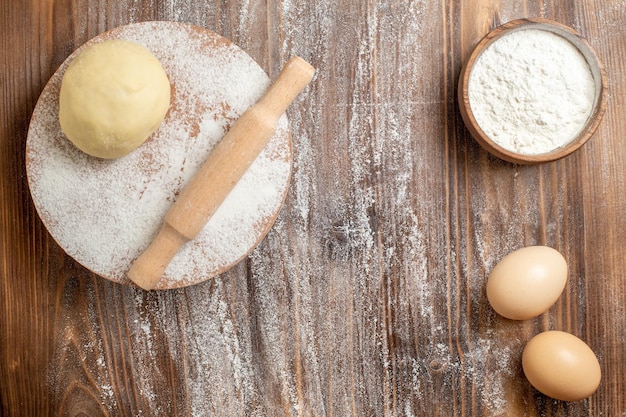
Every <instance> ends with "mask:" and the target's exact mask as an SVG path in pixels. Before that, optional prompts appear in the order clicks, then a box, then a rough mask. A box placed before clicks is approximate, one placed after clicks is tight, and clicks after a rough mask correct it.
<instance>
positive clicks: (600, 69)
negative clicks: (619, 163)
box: [458, 18, 608, 164]
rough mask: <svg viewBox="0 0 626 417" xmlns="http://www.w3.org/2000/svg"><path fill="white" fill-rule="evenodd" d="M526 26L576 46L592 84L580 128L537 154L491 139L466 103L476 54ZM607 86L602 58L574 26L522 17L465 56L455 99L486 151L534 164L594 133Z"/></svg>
mask: <svg viewBox="0 0 626 417" xmlns="http://www.w3.org/2000/svg"><path fill="white" fill-rule="evenodd" d="M528 29H541V30H545V31H549V32H552V33H555V34H557V35H559V36H561V37H563V38H565V39H566V40H567V41H569V42H570V43H571V44H572V45H573V46H574V47H575V48H576V49H578V50H579V51H580V53H581V54H582V55H583V57H584V58H585V60H586V61H587V63H588V65H589V67H590V70H591V73H592V76H593V79H594V82H595V87H596V94H595V100H594V104H593V110H592V111H591V114H590V115H589V117H588V119H587V122H586V123H585V125H584V126H583V128H582V129H581V130H580V132H579V133H578V135H577V136H576V137H574V138H573V139H572V140H571V141H569V142H568V143H567V144H565V145H563V146H561V147H558V148H556V149H554V150H552V151H549V152H546V153H541V154H522V153H518V152H514V151H511V150H509V149H506V148H504V147H502V146H500V145H499V144H497V143H495V142H494V141H493V140H492V139H491V138H489V137H488V136H487V134H486V133H485V132H484V131H483V130H482V129H481V128H480V126H479V125H478V122H477V121H476V118H475V117H474V114H473V113H472V110H471V106H470V104H469V77H470V74H471V71H472V68H473V66H474V64H475V63H476V61H477V59H478V58H479V57H480V55H481V54H482V53H483V52H484V51H485V50H486V49H487V48H488V47H489V46H490V45H491V44H492V43H493V42H495V41H497V40H498V39H500V38H502V37H503V36H505V35H507V34H509V33H512V32H515V31H519V30H528ZM607 90H608V83H607V76H606V72H605V69H604V65H603V64H602V61H600V59H599V58H598V55H597V53H596V52H595V50H594V49H593V48H592V47H591V45H590V44H589V42H587V40H586V39H585V38H583V37H582V35H581V34H580V33H579V32H577V31H576V30H575V29H573V28H571V27H569V26H567V25H564V24H562V23H559V22H555V21H553V20H549V19H543V18H524V19H517V20H512V21H510V22H507V23H504V24H502V25H500V26H498V27H496V28H495V29H493V30H491V31H490V32H489V33H487V35H485V36H484V37H483V38H482V39H481V40H480V41H479V42H478V44H477V45H476V47H474V49H473V51H472V53H471V54H470V56H469V58H468V59H467V61H466V63H465V65H464V66H463V68H462V69H461V73H460V76H459V86H458V101H459V109H460V113H461V117H462V118H463V121H464V123H465V125H466V127H467V129H468V130H469V131H470V133H471V135H472V136H473V137H474V139H475V140H476V141H477V142H478V143H479V144H480V145H481V146H482V147H483V148H484V149H486V150H487V151H488V152H490V153H491V154H493V155H495V156H497V157H498V158H500V159H503V160H505V161H508V162H512V163H516V164H538V163H545V162H552V161H556V160H558V159H561V158H564V157H566V156H567V155H570V154H571V153H573V152H574V151H576V150H578V149H579V148H580V147H581V146H583V145H584V144H585V143H586V142H587V141H588V140H589V139H590V138H591V136H593V134H594V133H595V131H596V129H597V128H598V126H599V125H600V122H601V120H602V117H603V116H604V113H605V111H606V96H607Z"/></svg>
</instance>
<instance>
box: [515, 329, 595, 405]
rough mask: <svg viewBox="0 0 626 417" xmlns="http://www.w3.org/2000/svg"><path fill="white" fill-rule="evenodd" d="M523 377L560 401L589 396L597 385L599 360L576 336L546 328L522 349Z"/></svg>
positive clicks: (575, 399)
mask: <svg viewBox="0 0 626 417" xmlns="http://www.w3.org/2000/svg"><path fill="white" fill-rule="evenodd" d="M522 367H523V369H524V374H525V375H526V378H527V379H528V381H529V382H530V383H531V385H532V386H534V387H535V388H536V389H537V390H539V391H540V392H542V393H543V394H545V395H547V396H549V397H552V398H555V399H557V400H563V401H578V400H582V399H583V398H587V397H589V396H590V395H591V394H593V393H594V392H595V391H596V389H597V388H598V386H599V385H600V379H601V376H602V373H601V370H600V364H599V363H598V359H597V358H596V355H595V354H594V353H593V351H592V350H591V348H590V347H589V346H588V345H587V344H586V343H585V342H583V341H582V340H580V339H579V338H577V337H576V336H574V335H572V334H569V333H565V332H561V331H547V332H543V333H540V334H538V335H537V336H535V337H533V338H532V339H531V340H530V341H529V342H528V344H527V345H526V347H525V348H524V352H523V353H522Z"/></svg>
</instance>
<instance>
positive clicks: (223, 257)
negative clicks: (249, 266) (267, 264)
mask: <svg viewBox="0 0 626 417" xmlns="http://www.w3.org/2000/svg"><path fill="white" fill-rule="evenodd" d="M114 36H116V37H122V38H125V39H127V40H131V41H135V42H138V43H140V44H143V45H144V46H146V47H148V49H150V50H151V51H152V52H153V53H154V54H155V55H156V56H157V58H159V60H160V61H161V63H162V64H163V66H164V68H165V70H166V72H167V73H168V76H169V77H170V82H171V83H172V85H173V91H174V93H173V98H172V104H171V107H170V111H169V113H168V115H167V117H166V120H165V121H164V123H163V124H162V125H161V127H160V128H159V129H158V130H157V132H156V133H155V134H154V135H153V137H152V138H151V139H149V140H148V142H146V143H145V144H144V145H143V146H142V147H140V148H139V149H138V150H136V151H135V152H133V153H131V154H130V155H128V156H126V157H124V158H120V159H116V160H112V161H106V160H98V159H95V158H91V157H89V156H87V155H84V154H82V153H81V152H80V151H78V150H77V149H75V148H74V147H73V146H72V145H71V144H69V143H68V141H67V140H66V139H65V137H64V136H63V134H62V132H61V131H60V128H59V126H58V117H57V112H58V104H57V94H58V87H59V84H60V77H61V76H62V71H63V69H64V67H62V68H61V70H60V71H58V72H57V74H55V76H54V77H53V79H52V81H51V83H50V84H49V85H48V87H47V91H45V92H44V94H42V98H41V100H40V102H39V104H38V105H37V108H36V110H35V113H34V115H33V120H34V123H32V124H31V130H30V131H29V138H28V145H27V154H28V158H29V159H28V167H29V184H30V186H31V192H32V194H33V200H34V202H35V204H36V206H37V209H38V211H39V213H40V215H41V217H42V219H43V220H44V223H46V226H47V228H48V230H49V231H50V233H51V234H52V236H53V237H54V238H55V240H57V242H58V243H59V244H60V246H61V247H62V248H64V249H65V250H66V252H67V253H68V254H69V255H71V256H72V257H74V258H75V259H76V260H77V261H78V262H80V263H81V264H82V265H84V266H85V267H87V268H88V269H90V270H92V271H94V272H96V273H97V274H99V275H102V276H104V277H107V278H110V279H112V280H114V281H118V282H125V281H126V280H127V278H126V271H127V270H128V268H129V267H130V264H131V262H132V261H133V260H134V259H135V258H136V257H137V256H138V255H139V254H140V253H141V251H142V250H143V249H144V248H146V247H147V246H148V244H149V242H150V241H151V240H152V238H153V237H154V236H155V234H156V232H157V231H158V230H159V228H160V226H161V223H162V219H163V217H164V215H165V213H166V211H167V210H168V209H169V207H170V206H171V204H172V203H173V201H175V198H176V195H177V194H178V192H180V190H181V189H182V187H183V186H184V184H185V183H187V182H188V181H189V180H190V178H191V177H192V176H193V174H194V173H195V171H196V170H197V169H198V168H199V166H200V165H201V164H202V162H203V161H204V160H205V159H206V158H207V156H208V155H209V154H210V152H211V150H212V149H213V147H214V145H215V144H216V143H217V142H218V141H219V139H221V137H222V136H223V135H224V133H225V132H226V131H227V129H228V127H229V125H231V124H232V123H233V122H234V121H235V120H236V119H237V117H238V116H239V115H240V114H241V113H243V112H244V111H245V110H246V109H247V108H248V107H250V106H251V105H252V104H254V103H255V102H256V101H257V100H258V98H259V97H260V96H261V95H262V94H263V92H264V91H265V89H266V88H267V87H268V85H269V82H270V81H269V78H268V76H267V75H266V74H265V73H264V72H263V70H262V69H261V68H260V67H259V66H258V64H256V62H254V61H253V60H252V58H250V57H249V56H248V55H247V54H245V53H244V52H243V51H242V50H241V49H239V48H238V47H236V46H235V45H233V44H230V43H227V42H226V41H225V39H223V38H220V37H218V36H217V35H214V34H212V33H210V32H208V31H207V32H198V31H196V30H193V29H192V28H191V27H189V26H187V25H177V24H168V23H163V22H161V23H145V24H136V25H130V26H126V27H122V28H119V29H117V32H115V35H114ZM68 61H69V60H68ZM290 171H291V148H290V143H289V133H288V126H287V119H286V117H285V116H283V117H282V118H281V119H280V121H279V126H278V129H277V134H276V135H274V137H273V138H272V139H271V141H270V143H269V144H268V146H267V148H266V149H265V150H264V151H263V152H262V154H261V155H260V156H259V157H258V158H257V160H255V162H254V163H253V164H252V166H251V167H250V169H249V170H248V172H247V173H246V174H245V175H244V177H243V178H242V179H241V181H240V182H239V183H238V184H237V186H236V187H235V189H234V190H233V191H232V192H231V194H230V195H229V196H228V198H227V199H226V201H225V202H224V203H223V204H222V206H221V207H220V209H218V211H217V212H216V213H215V214H214V216H213V217H212V218H211V220H210V221H209V223H208V224H207V226H206V227H205V228H204V229H203V230H202V232H201V233H200V235H199V236H198V237H197V238H196V239H195V240H194V241H193V242H192V243H190V244H188V245H185V246H184V247H183V249H182V250H181V251H180V253H179V254H177V256H176V257H175V258H174V259H173V260H172V262H171V264H170V265H169V266H168V269H167V270H166V272H165V279H164V282H162V284H163V285H167V284H168V283H172V282H178V283H193V282H198V281H202V280H203V279H206V278H209V277H211V276H213V275H215V273H216V272H218V271H220V270H221V269H223V268H225V267H228V266H229V265H232V264H234V263H236V262H237V261H239V260H240V259H241V258H242V257H244V256H245V254H246V253H247V252H248V250H249V249H250V248H252V247H254V245H255V244H256V243H257V242H258V241H259V239H260V238H261V237H262V236H263V234H264V233H265V231H266V228H267V226H268V224H267V220H268V219H271V218H272V217H273V216H274V215H275V213H276V212H277V211H278V210H279V209H280V206H281V204H282V201H283V198H284V196H285V194H286V190H287V187H288V184H289V176H290Z"/></svg>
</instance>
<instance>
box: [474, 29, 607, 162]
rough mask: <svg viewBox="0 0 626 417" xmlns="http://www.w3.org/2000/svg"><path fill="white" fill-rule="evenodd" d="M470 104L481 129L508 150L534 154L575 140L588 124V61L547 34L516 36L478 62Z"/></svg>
mask: <svg viewBox="0 0 626 417" xmlns="http://www.w3.org/2000/svg"><path fill="white" fill-rule="evenodd" d="M468 93H469V102H470V106H471V109H472V113H473V114H474V117H475V118H476V121H477V122H478V124H479V125H480V127H481V128H482V130H483V131H484V132H485V133H486V134H487V135H488V136H489V137H490V138H491V139H492V140H494V141H495V142H496V143H498V144H499V145H500V146H502V147H503V148H506V149H508V150H511V151H514V152H518V153H523V154H528V155H531V154H532V155H534V154H541V153H546V152H549V151H552V150H554V149H556V148H559V147H561V146H563V145H565V144H567V143H568V142H569V141H570V140H572V139H573V138H574V137H575V136H576V135H577V134H578V132H580V130H581V129H582V127H583V126H584V124H585V123H586V121H587V119H588V117H589V115H590V113H591V110H592V107H593V103H594V96H595V85H594V80H593V77H592V74H591V71H590V69H589V65H588V64H587V61H586V60H585V58H584V57H583V55H582V54H581V53H580V52H579V51H578V50H577V49H576V48H575V47H574V46H573V45H572V44H571V43H570V42H569V41H567V40H566V39H565V38H563V37H561V36H559V35H557V34H555V33H552V32H548V31H545V30H540V29H527V30H518V31H516V32H512V33H510V34H508V35H506V36H504V37H502V38H501V39H499V40H498V41H495V42H494V43H493V44H491V45H490V46H489V47H488V48H487V49H486V50H485V51H484V52H483V53H482V54H481V55H480V57H479V58H478V59H477V60H476V63H475V65H474V68H473V70H472V72H471V74H470V78H469V86H468Z"/></svg>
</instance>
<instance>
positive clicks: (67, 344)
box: [0, 0, 626, 417]
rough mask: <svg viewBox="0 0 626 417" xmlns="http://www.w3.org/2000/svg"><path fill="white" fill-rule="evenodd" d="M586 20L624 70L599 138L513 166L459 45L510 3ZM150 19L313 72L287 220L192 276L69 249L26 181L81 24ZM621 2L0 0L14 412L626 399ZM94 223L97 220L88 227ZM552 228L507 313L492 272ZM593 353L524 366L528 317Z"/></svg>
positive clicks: (297, 135) (552, 409) (194, 411)
mask: <svg viewBox="0 0 626 417" xmlns="http://www.w3.org/2000/svg"><path fill="white" fill-rule="evenodd" d="M521 17H544V18H549V19H554V20H557V21H559V22H561V23H564V24H567V25H570V26H572V27H573V28H575V29H576V30H578V31H579V32H581V33H582V34H583V36H585V37H586V38H587V39H588V40H589V42H590V43H591V45H592V46H593V47H594V48H596V50H597V52H598V55H599V57H600V58H601V59H602V60H603V61H604V63H605V66H606V70H607V76H608V79H609V96H608V108H607V113H606V115H605V118H604V121H603V122H602V124H601V125H600V128H599V129H598V131H597V133H596V134H595V135H594V137H593V138H592V140H591V141H590V142H589V143H588V144H586V145H585V146H584V147H583V148H582V149H581V150H579V151H578V152H576V153H575V154H573V155H571V156H569V157H567V158H565V159H564V160H561V161H557V162H554V163H549V164H543V165H539V166H530V167H521V166H515V165H511V164H508V163H505V162H502V161H499V160H497V159H496V158H494V157H491V156H489V155H488V154H486V153H485V152H484V151H482V150H481V149H480V148H479V146H478V145H477V144H476V143H475V141H473V140H472V138H471V137H470V136H469V134H468V132H467V130H466V129H465V127H464V126H463V123H462V120H461V118H460V116H459V113H458V106H457V104H456V83H457V78H458V74H459V71H460V68H461V65H462V63H463V61H464V59H466V58H467V57H468V56H469V54H470V52H471V50H472V48H473V46H474V45H475V44H476V43H477V42H478V41H479V40H480V38H481V37H482V36H483V35H484V34H486V33H487V31H489V30H490V29H491V28H493V27H494V26H495V25H497V24H499V23H503V22H506V21H509V20H513V19H516V18H521ZM144 20H176V21H184V22H188V23H193V24H197V25H200V26H203V27H206V28H208V29H211V30H214V31H216V32H217V33H220V34H221V35H223V36H225V37H227V38H229V39H231V40H232V41H233V42H235V43H236V44H238V45H239V46H240V47H242V48H243V49H244V50H245V51H246V52H248V53H249V54H250V55H251V56H252V57H253V58H254V59H255V60H257V62H259V64H260V65H261V66H262V67H263V68H264V69H265V70H266V71H267V72H268V74H269V75H270V76H271V77H272V78H274V77H275V76H276V75H277V73H278V71H279V70H280V68H281V67H282V65H283V64H284V62H286V60H287V59H289V58H290V57H291V56H293V55H299V56H302V57H303V58H304V59H306V60H307V61H309V62H311V63H312V64H313V65H314V66H315V67H316V68H317V69H318V73H317V75H316V78H315V79H314V80H313V83H312V84H311V85H310V86H309V88H308V90H307V92H306V93H305V94H303V95H302V96H300V97H299V98H298V99H297V100H296V102H295V103H294V105H292V106H291V107H290V108H289V110H288V115H289V117H290V121H291V129H292V134H293V138H294V173H293V178H292V183H291V187H290V190H289V196H288V199H287V202H286V204H285V206H284V208H283V210H282V212H281V214H280V216H279V218H278V221H277V223H276V224H275V226H274V228H273V229H272V231H271V232H270V233H269V235H268V236H267V238H266V239H265V240H264V241H263V242H262V244H261V245H260V246H259V247H258V248H257V249H256V250H255V251H254V252H253V253H252V254H251V255H250V256H249V257H248V259H246V260H245V261H244V262H242V263H240V264H239V265H237V266H236V267H235V268H233V269H232V270H230V271H229V272H227V273H225V274H223V275H221V276H220V277H218V278H216V279H214V280H212V281H210V282H206V283H204V284H200V285H197V286H193V287H189V288H185V289H179V290H172V291H167V292H155V293H148V292H144V291H142V290H139V289H135V288H131V287H124V286H119V285H116V284H113V283H110V282H108V281H106V280H103V279H101V278H99V277H97V276H94V275H92V274H90V273H89V272H87V271H85V270H84V269H83V268H81V267H80V266H79V265H77V264H76V263H75V262H74V261H73V260H72V259H70V258H69V257H67V256H65V255H64V254H63V253H62V251H61V250H60V249H59V247H58V246H57V245H56V244H55V242H54V241H53V240H52V239H51V237H50V236H49V235H48V234H47V232H46V230H45V229H44V227H43V225H42V224H41V222H40V220H39V218H38V216H37V213H36V212H35V209H34V207H33V205H32V202H31V200H30V195H29V191H28V186H27V182H26V178H25V169H24V147H25V140H26V134H27V129H28V123H29V118H30V114H31V113H32V110H33V108H34V106H35V103H36V100H37V97H38V96H39V93H40V92H41V90H42V89H43V86H44V85H45V83H46V82H47V80H48V79H49V77H50V76H51V75H52V73H53V72H54V70H55V69H56V68H57V67H58V66H59V65H60V64H61V63H62V62H63V60H64V59H65V58H66V57H67V56H68V55H69V54H70V53H71V52H72V51H73V50H74V49H75V48H76V47H77V46H79V45H80V44H82V43H83V42H85V41H87V40H88V39H90V38H91V37H93V36H95V35H97V34H99V33H101V32H103V31H105V30H107V29H110V28H113V27H116V26H119V25H123V24H126V23H130V22H137V21H144ZM624 21H626V3H624V2H623V1H618V0H609V1H605V0H589V1H582V0H575V1H565V0H554V1H543V2H541V1H540V2H533V1H517V0H515V1H513V0H499V1H496V0H480V1H477V0H472V1H470V0H455V1H425V0H415V1H404V0H403V1H395V0H394V1H382V0H378V1H376V0H363V1H358V2H347V1H346V2H333V1H330V0H318V1H315V2H310V1H307V0H281V1H274V0H271V1H257V0H239V1H209V2H207V1H199V0H53V1H52V0H29V1H26V0H18V1H3V2H2V5H1V6H0V26H1V27H2V31H1V32H0V56H2V57H3V59H2V61H1V64H0V65H1V69H2V70H1V72H0V77H1V78H0V85H1V87H2V96H1V97H0V259H1V260H2V262H1V263H0V300H1V304H0V308H1V309H2V310H1V311H0V415H6V416H33V415H36V416H81V415H86V416H213V415H220V416H221V415H224V416H234V415H247V416H283V415H284V416H346V415H354V416H407V417H408V416H574V417H575V416H621V415H624V414H626V394H625V392H626V379H625V378H626V377H625V376H624V369H626V346H625V344H626V333H625V332H626V330H625V329H626V307H625V306H626V269H625V268H624V265H625V262H626V259H625V258H626V256H625V255H626V251H625V250H624V245H623V242H624V241H625V240H626V217H625V216H624V215H623V206H624V196H625V195H626V170H625V169H624V166H625V164H626V150H625V148H624V146H623V139H622V138H623V132H624V130H625V129H626V121H625V120H626V119H625V118H624V116H623V109H624V106H625V104H626V103H624V100H625V97H626V79H625V77H626V75H625V74H626V62H625V60H624V58H623V57H624V56H626V29H624V25H623V22H624ZM94 238H96V237H94ZM530 244H546V245H550V246H553V247H555V248H556V249H558V250H559V251H561V252H562V253H563V254H564V256H565V258H566V259H567V260H568V264H569V266H570V272H569V282H568V285H567V287H566V290H565V292H564V294H563V296H562V297H561V298H560V299H559V301H558V302H557V303H556V305H555V306H554V307H553V308H552V309H551V310H550V311H549V312H548V313H547V314H545V315H543V316H541V317H539V318H537V319H535V320H529V321H525V322H513V321H509V320H505V319H503V318H501V317H498V316H497V315H496V314H495V313H494V312H493V311H492V310H491V309H490V307H489V305H488V303H487V301H486V296H485V294H484V284H485V279H486V277H487V276H488V273H489V271H490V270H491V268H493V266H494V265H495V264H496V263H497V261H498V260H499V259H500V258H501V257H502V256H504V255H505V254H506V253H508V252H509V251H511V250H513V249H516V248H519V247H521V246H526V245H530ZM546 329H559V330H565V331H569V332H572V333H574V334H576V335H577V336H579V337H581V338H582V339H584V340H586V341H587V342H588V343H589V345H590V346H591V347H592V348H593V350H594V351H595V352H596V353H597V355H598V357H599V359H600V363H601V366H602V371H603V380H602V384H601V386H600V389H599V390H598V392H597V393H596V394H595V395H593V396H592V397H591V398H590V399H588V400H584V401H581V402H576V403H564V402H559V401H553V400H550V399H548V398H546V397H544V396H542V395H541V394H538V393H537V392H536V391H534V390H533V389H532V387H530V386H529V384H528V383H527V382H526V380H525V379H524V377H523V374H522V371H521V365H520V356H521V351H522V349H523V346H524V344H525V342H526V341H527V340H529V339H530V338H531V337H532V336H533V335H534V334H536V333H537V332H539V331H542V330H546Z"/></svg>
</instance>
